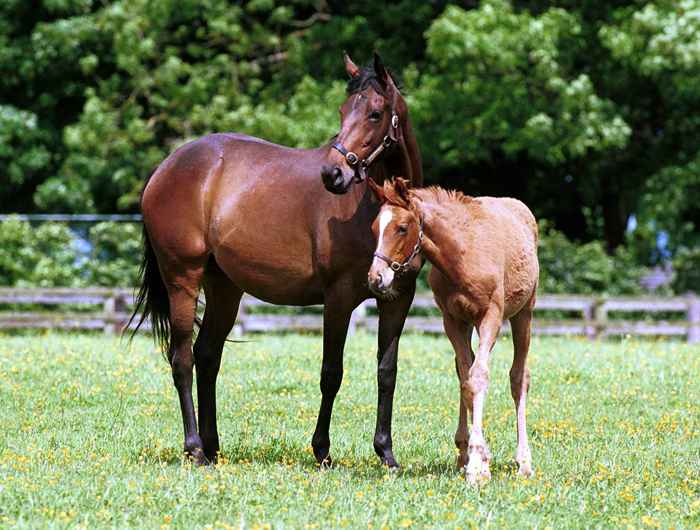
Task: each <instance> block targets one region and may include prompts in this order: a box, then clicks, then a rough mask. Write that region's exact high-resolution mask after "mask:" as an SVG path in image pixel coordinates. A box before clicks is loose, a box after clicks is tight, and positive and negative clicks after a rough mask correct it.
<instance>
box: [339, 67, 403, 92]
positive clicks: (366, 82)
mask: <svg viewBox="0 0 700 530" xmlns="http://www.w3.org/2000/svg"><path fill="white" fill-rule="evenodd" d="M385 68H386V67H385ZM386 71H387V72H388V74H389V75H390V76H391V80H392V81H393V82H394V85H396V88H398V89H399V92H402V93H403V87H402V86H401V82H400V81H399V79H398V78H397V77H396V75H395V74H394V73H393V72H392V71H391V70H389V69H388V68H386ZM370 85H371V86H372V88H373V89H374V90H375V91H376V92H378V93H379V94H382V95H384V94H385V91H386V88H385V87H383V86H382V83H381V82H380V81H379V76H378V75H377V72H376V71H375V70H374V65H373V64H371V63H370V64H367V65H365V66H363V67H362V68H360V73H359V74H358V75H356V76H355V77H351V78H350V80H349V81H348V86H347V88H346V92H347V94H348V96H351V95H352V94H357V93H358V92H362V91H363V90H365V89H366V88H367V87H368V86H370Z"/></svg>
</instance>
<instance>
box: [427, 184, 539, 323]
mask: <svg viewBox="0 0 700 530" xmlns="http://www.w3.org/2000/svg"><path fill="white" fill-rule="evenodd" d="M436 210H437V211H438V212H440V211H441V210H442V212H441V213H442V215H440V217H442V220H443V223H442V224H443V226H444V227H449V228H447V230H449V232H450V233H449V234H446V239H447V240H451V241H449V242H447V241H446V244H450V245H455V246H456V248H457V249H458V252H455V253H454V254H455V257H454V260H455V262H454V263H453V265H454V268H455V270H456V271H458V274H456V275H454V276H453V277H452V278H451V279H448V278H446V277H445V276H444V275H443V274H442V273H440V272H439V271H437V270H436V269H435V268H433V270H432V272H431V274H430V278H429V281H430V285H431V287H432V288H433V291H434V293H435V296H436V299H437V302H438V304H439V305H440V306H441V307H443V308H445V309H447V308H451V309H453V310H454V309H456V308H458V307H460V306H461V307H463V308H464V309H465V310H466V312H467V313H472V315H473V316H476V315H475V313H477V312H478V309H479V307H480V306H481V305H482V304H483V302H484V301H486V300H492V299H494V298H495V299H498V300H499V301H500V302H501V304H502V307H503V313H504V314H503V316H504V318H510V317H511V316H513V315H515V314H516V313H518V312H519V311H520V310H521V309H522V308H523V307H524V306H525V305H526V304H527V303H528V302H529V301H530V299H531V298H532V297H533V296H534V293H535V290H536V288H537V279H538V276H539V265H538V262H537V240H538V234H537V222H536V221H535V217H534V216H533V215H532V212H531V211H530V209H529V208H528V207H527V206H525V204H523V203H522V202H520V201H518V200H516V199H511V198H499V197H474V198H472V197H466V196H461V197H459V196H455V197H454V199H453V200H452V201H449V202H448V201H445V203H444V204H442V205H438V206H436ZM449 298H453V300H449ZM457 298H458V299H460V300H457ZM455 302H457V303H455ZM460 312H461V311H460ZM455 316H457V315H455ZM459 316H464V315H459Z"/></svg>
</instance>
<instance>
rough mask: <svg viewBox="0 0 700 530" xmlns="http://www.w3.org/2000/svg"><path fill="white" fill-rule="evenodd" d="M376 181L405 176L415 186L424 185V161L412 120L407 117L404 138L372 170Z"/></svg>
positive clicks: (371, 173)
mask: <svg viewBox="0 0 700 530" xmlns="http://www.w3.org/2000/svg"><path fill="white" fill-rule="evenodd" d="M370 175H371V176H372V178H374V180H375V182H379V183H381V182H383V180H384V179H385V178H392V177H404V178H406V179H408V180H409V181H410V182H411V185H412V186H413V187H416V188H419V187H421V186H423V163H422V160H421V154H420V149H419V148H418V142H416V137H415V136H414V135H413V129H412V127H411V121H410V120H409V119H408V118H407V119H406V125H405V126H404V129H403V134H402V138H401V140H400V141H399V143H398V145H396V146H395V148H394V149H393V150H392V151H391V152H390V153H389V154H388V156H387V157H386V159H385V160H382V161H381V162H380V163H378V164H377V165H376V166H375V167H374V168H372V171H371V172H370Z"/></svg>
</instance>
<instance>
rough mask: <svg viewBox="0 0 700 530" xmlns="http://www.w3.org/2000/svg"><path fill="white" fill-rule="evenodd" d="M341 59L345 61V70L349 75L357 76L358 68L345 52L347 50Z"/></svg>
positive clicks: (358, 73)
mask: <svg viewBox="0 0 700 530" xmlns="http://www.w3.org/2000/svg"><path fill="white" fill-rule="evenodd" d="M343 60H344V61H345V71H346V72H347V73H348V75H349V76H350V77H357V76H358V75H360V69H359V68H358V67H357V65H356V64H355V63H354V62H353V61H352V59H350V56H349V55H348V54H347V52H344V53H343Z"/></svg>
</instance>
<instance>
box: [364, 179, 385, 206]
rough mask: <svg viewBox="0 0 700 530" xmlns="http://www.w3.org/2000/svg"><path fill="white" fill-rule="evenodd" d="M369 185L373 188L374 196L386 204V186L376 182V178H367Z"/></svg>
mask: <svg viewBox="0 0 700 530" xmlns="http://www.w3.org/2000/svg"><path fill="white" fill-rule="evenodd" d="M367 185H368V186H369V189H371V190H372V192H373V193H374V196H375V197H377V199H379V202H380V203H382V204H384V203H385V202H386V195H385V193H384V188H383V187H382V186H380V185H379V184H377V183H376V182H374V180H373V179H371V178H368V179H367Z"/></svg>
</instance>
